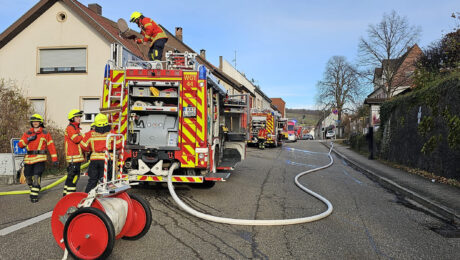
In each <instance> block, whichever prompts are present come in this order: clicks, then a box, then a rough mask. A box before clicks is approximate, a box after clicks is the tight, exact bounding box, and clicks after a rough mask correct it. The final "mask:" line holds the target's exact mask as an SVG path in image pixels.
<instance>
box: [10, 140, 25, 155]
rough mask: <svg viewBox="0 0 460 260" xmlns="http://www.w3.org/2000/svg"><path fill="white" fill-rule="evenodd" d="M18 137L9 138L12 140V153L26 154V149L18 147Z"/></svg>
mask: <svg viewBox="0 0 460 260" xmlns="http://www.w3.org/2000/svg"><path fill="white" fill-rule="evenodd" d="M19 141H20V139H19V138H13V139H11V142H12V148H13V154H14V155H26V154H27V149H25V148H20V147H19Z"/></svg>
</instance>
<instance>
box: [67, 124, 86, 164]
mask: <svg viewBox="0 0 460 260" xmlns="http://www.w3.org/2000/svg"><path fill="white" fill-rule="evenodd" d="M64 138H65V160H66V161H67V162H68V163H78V162H83V161H84V157H83V152H82V151H81V148H80V146H79V145H78V144H79V143H80V142H81V140H83V136H82V134H81V133H80V124H77V123H74V122H72V123H70V124H69V125H68V126H67V128H66V129H65V137H64Z"/></svg>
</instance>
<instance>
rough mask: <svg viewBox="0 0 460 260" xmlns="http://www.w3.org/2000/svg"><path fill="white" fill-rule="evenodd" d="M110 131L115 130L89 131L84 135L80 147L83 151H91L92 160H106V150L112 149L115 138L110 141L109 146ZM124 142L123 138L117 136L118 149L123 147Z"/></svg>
mask: <svg viewBox="0 0 460 260" xmlns="http://www.w3.org/2000/svg"><path fill="white" fill-rule="evenodd" d="M110 133H112V134H113V133H115V132H113V131H112V132H107V133H103V134H101V133H98V132H95V131H89V132H87V133H86V134H85V136H84V137H83V140H82V141H81V142H80V147H81V148H82V149H83V151H86V152H91V157H90V160H91V161H93V160H105V151H106V150H108V151H110V150H112V144H113V140H112V141H111V142H110V143H109V147H107V145H106V142H107V135H108V134H110ZM121 147H122V143H121V139H120V138H117V141H116V149H117V150H118V149H121Z"/></svg>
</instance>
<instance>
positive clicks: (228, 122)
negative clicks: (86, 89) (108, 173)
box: [100, 52, 248, 187]
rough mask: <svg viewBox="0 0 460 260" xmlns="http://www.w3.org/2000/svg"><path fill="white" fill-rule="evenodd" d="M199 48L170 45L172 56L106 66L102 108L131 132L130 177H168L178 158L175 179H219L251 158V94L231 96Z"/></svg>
mask: <svg viewBox="0 0 460 260" xmlns="http://www.w3.org/2000/svg"><path fill="white" fill-rule="evenodd" d="M196 55H197V54H195V53H175V52H174V53H173V52H167V53H166V61H165V62H158V61H157V62H149V61H130V62H128V63H127V65H126V66H123V67H113V64H112V66H111V65H110V64H108V65H107V66H106V71H105V77H104V90H103V100H102V108H101V109H100V110H101V113H106V114H108V115H109V120H110V122H111V123H112V125H113V128H114V129H115V130H116V131H117V132H118V133H121V134H123V135H125V139H126V140H127V141H126V146H125V148H126V150H127V153H126V154H125V155H124V157H125V160H126V162H125V169H124V176H123V177H128V178H129V180H130V181H132V182H142V181H150V182H166V181H167V179H166V176H167V174H168V170H169V167H170V166H171V165H172V164H173V163H174V162H178V163H179V164H180V168H179V169H178V170H176V171H175V172H174V177H173V182H185V183H202V184H205V185H206V186H208V187H212V186H213V185H214V182H215V181H225V179H226V178H228V177H229V175H230V173H228V172H219V170H232V169H233V167H234V166H235V165H236V163H238V162H240V161H241V160H243V159H244V158H245V155H246V148H245V141H246V138H247V137H246V134H245V133H246V129H247V126H246V127H245V125H244V122H243V121H244V115H246V118H247V111H248V97H247V96H245V95H240V96H238V97H232V96H230V97H229V96H228V95H227V94H226V92H225V91H224V90H223V87H221V86H220V85H219V84H218V81H217V80H216V79H215V78H214V76H213V75H212V74H211V73H210V72H209V71H208V70H207V69H206V67H205V66H204V65H200V64H199V63H198V62H197V61H196V59H195V58H196ZM233 100H237V101H238V102H237V103H236V104H235V102H231V101H233ZM230 103H231V104H232V106H231V109H233V110H231V111H230V112H228V113H227V112H226V111H228V110H229V109H228V105H229V104H230Z"/></svg>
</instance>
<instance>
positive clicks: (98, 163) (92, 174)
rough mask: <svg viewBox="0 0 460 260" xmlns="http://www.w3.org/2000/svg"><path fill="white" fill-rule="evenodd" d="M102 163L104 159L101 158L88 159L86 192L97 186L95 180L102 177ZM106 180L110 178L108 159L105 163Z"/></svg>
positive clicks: (110, 169)
mask: <svg viewBox="0 0 460 260" xmlns="http://www.w3.org/2000/svg"><path fill="white" fill-rule="evenodd" d="M104 165H105V161H103V160H92V161H90V163H89V167H88V177H89V180H88V184H87V185H86V189H85V192H86V193H88V192H90V191H91V190H92V189H94V187H96V186H97V182H98V181H102V178H104ZM107 180H112V161H109V163H108V165H107Z"/></svg>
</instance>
